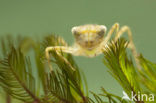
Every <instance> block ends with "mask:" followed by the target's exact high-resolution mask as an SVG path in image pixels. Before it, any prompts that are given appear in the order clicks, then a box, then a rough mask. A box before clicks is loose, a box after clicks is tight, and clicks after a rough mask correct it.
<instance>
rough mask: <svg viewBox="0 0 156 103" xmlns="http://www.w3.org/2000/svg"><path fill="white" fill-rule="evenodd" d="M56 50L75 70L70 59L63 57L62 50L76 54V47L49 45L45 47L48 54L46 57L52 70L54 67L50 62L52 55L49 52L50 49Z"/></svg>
mask: <svg viewBox="0 0 156 103" xmlns="http://www.w3.org/2000/svg"><path fill="white" fill-rule="evenodd" d="M54 50H55V51H56V53H57V54H58V55H59V56H60V57H61V58H62V59H63V60H64V61H65V62H66V63H67V64H68V65H69V66H70V67H71V68H72V69H73V70H75V69H74V68H73V67H72V65H71V64H70V63H69V62H68V60H67V59H66V58H65V57H63V56H62V55H61V54H60V52H61V51H62V52H65V53H70V54H74V52H75V51H76V49H74V48H72V47H66V46H50V47H47V48H46V49H45V56H46V59H47V60H48V65H49V68H50V71H53V68H52V65H51V64H50V55H49V52H50V51H54Z"/></svg>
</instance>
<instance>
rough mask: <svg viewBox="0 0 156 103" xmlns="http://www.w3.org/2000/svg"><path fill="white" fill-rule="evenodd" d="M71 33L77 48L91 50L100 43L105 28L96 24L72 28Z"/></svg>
mask: <svg viewBox="0 0 156 103" xmlns="http://www.w3.org/2000/svg"><path fill="white" fill-rule="evenodd" d="M72 33H73V35H74V37H75V40H76V43H77V44H78V45H79V46H81V47H82V48H84V49H88V50H92V49H94V48H96V47H98V46H99V45H100V44H101V43H102V41H103V39H104V34H105V33H106V27H105V26H104V25H96V24H87V25H82V26H75V27H73V28H72Z"/></svg>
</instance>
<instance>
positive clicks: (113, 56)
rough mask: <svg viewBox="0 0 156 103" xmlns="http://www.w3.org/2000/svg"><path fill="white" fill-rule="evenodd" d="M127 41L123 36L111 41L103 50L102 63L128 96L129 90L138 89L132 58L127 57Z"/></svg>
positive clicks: (135, 90)
mask: <svg viewBox="0 0 156 103" xmlns="http://www.w3.org/2000/svg"><path fill="white" fill-rule="evenodd" d="M127 45H128V43H127V41H126V40H125V39H123V38H121V39H120V40H118V41H117V42H114V41H113V42H111V43H110V44H109V45H108V47H106V48H105V51H104V56H105V58H104V60H103V61H104V64H105V65H106V66H107V67H108V69H109V72H110V73H111V74H112V75H113V77H114V78H115V79H116V80H117V81H118V82H119V83H120V84H121V85H122V87H123V89H124V90H125V91H126V92H127V94H128V95H129V96H130V94H131V91H134V92H137V91H139V86H138V83H137V82H136V81H137V80H136V77H135V76H136V75H137V74H136V71H135V67H134V65H133V63H132V60H131V59H129V58H128V56H127V52H126V48H127Z"/></svg>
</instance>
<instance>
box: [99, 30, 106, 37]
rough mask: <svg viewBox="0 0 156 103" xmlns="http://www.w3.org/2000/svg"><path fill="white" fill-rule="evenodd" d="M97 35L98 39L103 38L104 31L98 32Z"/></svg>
mask: <svg viewBox="0 0 156 103" xmlns="http://www.w3.org/2000/svg"><path fill="white" fill-rule="evenodd" d="M97 34H98V36H99V37H103V36H104V34H105V30H100V31H99V32H98V33H97Z"/></svg>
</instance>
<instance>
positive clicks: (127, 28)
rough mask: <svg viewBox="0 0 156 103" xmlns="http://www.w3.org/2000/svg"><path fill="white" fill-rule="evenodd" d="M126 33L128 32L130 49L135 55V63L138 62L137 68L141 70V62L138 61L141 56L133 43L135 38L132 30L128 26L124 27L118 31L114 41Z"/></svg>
mask: <svg viewBox="0 0 156 103" xmlns="http://www.w3.org/2000/svg"><path fill="white" fill-rule="evenodd" d="M125 32H127V34H128V38H129V44H128V48H130V49H131V51H132V54H133V56H134V59H135V61H136V65H137V67H138V68H139V69H140V68H141V67H140V63H139V60H138V56H139V55H138V53H137V50H136V47H135V45H134V43H133V37H132V32H131V30H130V28H129V27H128V26H123V27H122V28H121V29H120V30H119V31H118V33H117V34H116V36H115V39H114V40H115V41H117V40H118V39H119V38H120V37H121V36H122V35H123V34H124V33H125Z"/></svg>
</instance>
